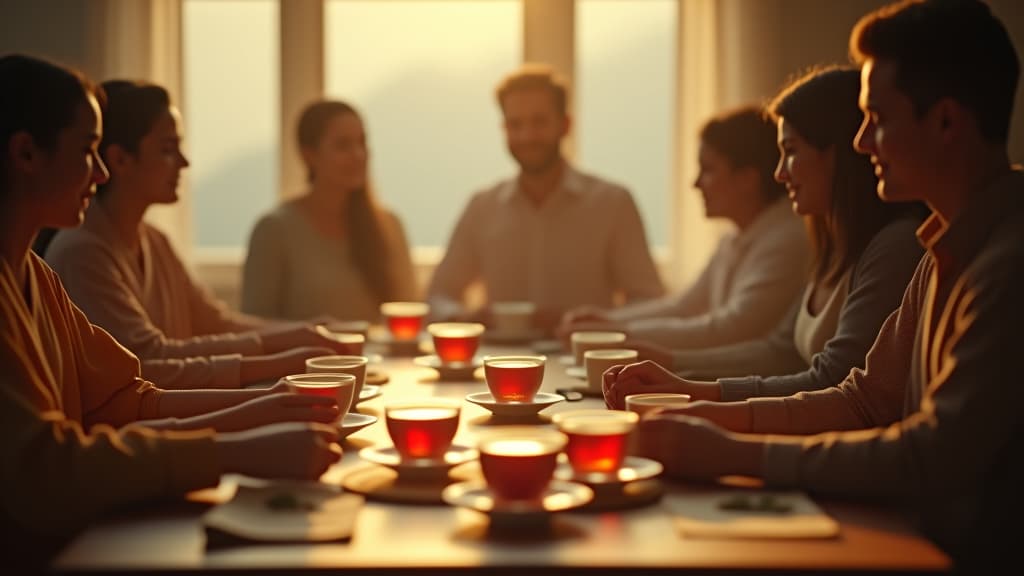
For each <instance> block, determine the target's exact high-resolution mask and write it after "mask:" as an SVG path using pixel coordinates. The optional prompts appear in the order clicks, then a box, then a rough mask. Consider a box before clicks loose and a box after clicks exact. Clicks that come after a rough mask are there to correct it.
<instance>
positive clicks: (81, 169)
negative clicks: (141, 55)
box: [33, 94, 110, 228]
mask: <svg viewBox="0 0 1024 576" xmlns="http://www.w3.org/2000/svg"><path fill="white" fill-rule="evenodd" d="M102 131H103V121H102V116H101V113H100V107H99V104H97V103H96V98H95V97H93V95H92V94H89V95H87V97H86V99H85V101H83V102H82V103H81V104H79V105H78V108H77V110H76V111H75V116H74V120H73V121H72V123H71V124H70V125H69V126H67V127H65V128H64V129H63V130H61V131H60V132H59V133H58V134H57V140H56V143H55V145H54V147H53V150H52V151H42V154H41V157H42V166H41V169H40V170H39V178H40V180H39V181H38V182H37V184H36V186H35V189H36V191H37V192H38V193H37V194H34V195H33V197H34V199H35V200H36V202H35V209H36V210H35V211H36V213H37V215H38V217H39V218H38V224H39V226H40V227H46V228H72V227H75V226H78V225H79V224H81V223H82V220H83V219H84V218H85V210H86V208H88V207H89V202H90V200H91V199H92V197H93V196H95V195H96V186H97V185H98V184H103V183H105V182H106V181H107V179H108V178H109V177H110V174H109V173H108V172H107V168H106V166H104V164H103V161H102V160H101V159H100V155H99V143H100V139H101V138H102V135H103V133H102Z"/></svg>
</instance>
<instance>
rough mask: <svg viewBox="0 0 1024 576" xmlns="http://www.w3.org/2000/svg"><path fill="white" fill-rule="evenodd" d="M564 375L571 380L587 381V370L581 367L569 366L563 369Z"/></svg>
mask: <svg viewBox="0 0 1024 576" xmlns="http://www.w3.org/2000/svg"><path fill="white" fill-rule="evenodd" d="M565 373H566V374H567V375H568V376H571V377H572V378H578V379H580V380H586V379H587V369H586V368H584V367H583V366H569V367H568V368H566V369H565Z"/></svg>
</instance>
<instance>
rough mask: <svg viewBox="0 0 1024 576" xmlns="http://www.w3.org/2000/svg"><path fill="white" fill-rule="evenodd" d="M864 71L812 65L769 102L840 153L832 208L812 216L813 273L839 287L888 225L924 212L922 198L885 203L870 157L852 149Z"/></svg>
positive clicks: (807, 136)
mask: <svg viewBox="0 0 1024 576" xmlns="http://www.w3.org/2000/svg"><path fill="white" fill-rule="evenodd" d="M859 93H860V72H859V71H858V70H857V69H855V68H851V67H847V66H827V67H821V68H815V69H812V70H811V71H810V72H807V73H805V74H804V75H803V76H801V77H799V78H798V79H797V80H795V81H793V82H792V83H791V84H790V85H789V86H787V87H786V88H784V89H783V90H782V92H781V93H779V95H778V96H776V97H775V99H774V100H773V101H772V103H771V104H770V105H769V107H768V111H769V113H770V114H771V115H772V116H773V117H774V118H775V119H776V120H777V119H778V118H780V117H781V118H785V119H786V122H787V123H789V124H791V125H792V126H793V128H794V129H796V131H797V133H799V134H800V136H801V137H803V139H804V140H806V141H807V142H808V143H809V144H810V145H811V146H814V147H815V148H816V149H818V150H820V151H825V150H828V149H832V150H834V153H835V170H834V172H833V174H832V200H831V204H832V205H831V208H830V210H829V212H828V214H826V215H822V216H809V217H807V219H806V221H807V228H808V233H809V235H810V237H811V244H812V245H813V246H814V267H813V268H812V278H813V279H814V281H815V282H816V283H818V284H825V285H829V286H834V285H835V284H836V282H838V281H839V279H840V278H841V277H842V276H843V274H845V273H846V271H847V270H848V269H849V268H850V267H851V266H853V265H854V264H855V263H856V262H857V260H858V259H859V258H860V256H861V254H862V253H863V252H864V249H865V248H867V245H868V243H870V242H871V239H872V238H874V236H875V234H877V233H878V231H879V230H881V229H882V228H884V227H885V226H886V225H887V224H889V223H890V222H892V221H893V220H896V219H897V218H900V217H902V216H906V215H908V214H913V215H915V216H922V215H923V214H924V213H925V212H926V209H925V207H924V205H923V204H920V203H917V202H907V203H900V204H895V203H886V202H883V201H882V200H881V199H880V198H879V197H878V194H876V192H875V190H876V189H877V186H878V180H877V178H876V177H875V170H874V168H873V167H872V165H871V161H870V159H869V158H868V157H867V156H865V155H863V154H860V153H858V152H857V151H856V150H854V148H853V138H854V136H855V135H856V134H857V130H858V129H859V128H860V124H861V119H862V115H861V111H860V108H859V107H858V106H857V98H858V95H859Z"/></svg>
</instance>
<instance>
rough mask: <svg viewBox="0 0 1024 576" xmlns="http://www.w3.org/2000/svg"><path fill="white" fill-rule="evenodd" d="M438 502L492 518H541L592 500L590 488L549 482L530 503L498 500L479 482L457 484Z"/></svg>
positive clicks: (449, 488) (528, 501) (442, 494)
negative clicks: (542, 491) (468, 509)
mask: <svg viewBox="0 0 1024 576" xmlns="http://www.w3.org/2000/svg"><path fill="white" fill-rule="evenodd" d="M441 498H442V499H443V500H444V501H445V502H447V503H448V504H450V505H452V506H462V507H464V508H470V509H472V510H476V511H478V512H483V513H485V514H489V515H491V516H492V517H494V516H508V517H516V518H522V517H537V516H540V517H544V516H547V515H549V514H551V513H552V512H561V511H563V510H571V509H573V508H578V507H580V506H583V505H584V504H586V503H587V502H590V501H591V500H593V498H594V491H593V490H591V489H590V487H588V486H586V485H584V484H580V483H578V482H567V481H564V480H552V481H551V484H550V485H549V486H548V488H547V490H545V491H544V493H543V494H542V495H541V497H540V498H537V499H534V500H521V501H508V500H499V499H498V498H496V497H495V495H494V492H492V491H491V489H490V488H489V487H488V486H487V484H486V483H485V482H483V481H480V480H471V481H468V482H458V483H455V484H452V485H450V486H448V487H447V488H445V489H444V492H442V493H441Z"/></svg>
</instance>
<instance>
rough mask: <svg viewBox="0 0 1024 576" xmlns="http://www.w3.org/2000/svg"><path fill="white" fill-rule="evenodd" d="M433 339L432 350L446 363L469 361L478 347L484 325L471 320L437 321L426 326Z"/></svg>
mask: <svg viewBox="0 0 1024 576" xmlns="http://www.w3.org/2000/svg"><path fill="white" fill-rule="evenodd" d="M427 332H429V333H430V336H431V338H433V340H434V351H435V352H436V353H437V356H438V358H440V359H441V361H442V362H444V363H446V364H451V363H453V362H469V361H470V360H472V359H473V356H475V355H476V350H477V348H479V347H480V335H481V334H483V333H484V325H483V324H476V323H473V322H437V323H434V324H431V325H430V326H427Z"/></svg>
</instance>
